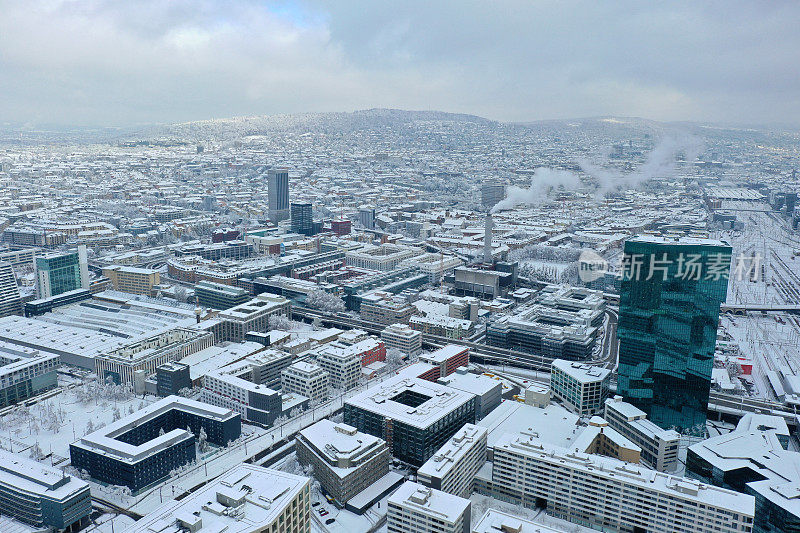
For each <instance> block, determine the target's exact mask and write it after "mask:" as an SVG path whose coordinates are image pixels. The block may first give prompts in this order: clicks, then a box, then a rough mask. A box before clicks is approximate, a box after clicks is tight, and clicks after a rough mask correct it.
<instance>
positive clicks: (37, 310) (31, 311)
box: [22, 289, 102, 317]
mask: <svg viewBox="0 0 800 533" xmlns="http://www.w3.org/2000/svg"><path fill="white" fill-rule="evenodd" d="M101 292H102V291H101ZM91 298H92V291H91V290H90V289H75V290H74V291H67V292H62V293H61V294H59V295H58V296H51V297H50V298H37V299H36V300H31V301H29V302H25V304H24V305H23V306H22V313H23V314H24V315H25V316H27V317H31V316H40V315H43V314H45V313H49V312H50V311H52V310H53V309H56V308H57V307H61V306H64V305H69V304H74V303H76V302H82V301H84V300H90V299H91Z"/></svg>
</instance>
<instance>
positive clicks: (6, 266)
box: [0, 262, 22, 317]
mask: <svg viewBox="0 0 800 533" xmlns="http://www.w3.org/2000/svg"><path fill="white" fill-rule="evenodd" d="M21 314H22V299H21V298H20V295H19V287H18V286H17V278H16V277H15V276H14V269H13V268H12V266H11V263H5V262H0V317H4V316H9V315H21Z"/></svg>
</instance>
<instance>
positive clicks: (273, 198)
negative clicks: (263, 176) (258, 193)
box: [267, 169, 289, 222]
mask: <svg viewBox="0 0 800 533" xmlns="http://www.w3.org/2000/svg"><path fill="white" fill-rule="evenodd" d="M267 194H268V196H269V219H270V220H271V221H273V222H280V221H281V220H286V219H287V218H289V171H288V170H285V169H274V170H270V171H269V172H268V173H267Z"/></svg>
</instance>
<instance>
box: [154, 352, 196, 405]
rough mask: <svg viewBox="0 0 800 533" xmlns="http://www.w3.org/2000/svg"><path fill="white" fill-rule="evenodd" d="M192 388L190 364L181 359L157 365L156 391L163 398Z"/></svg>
mask: <svg viewBox="0 0 800 533" xmlns="http://www.w3.org/2000/svg"><path fill="white" fill-rule="evenodd" d="M191 388H192V378H191V373H190V369H189V365H187V364H184V363H181V362H180V361H172V362H170V363H164V364H163V365H159V366H157V367H156V391H157V392H158V395H159V396H161V397H162V398H163V397H165V396H171V395H173V394H178V393H179V392H180V391H181V390H183V389H191Z"/></svg>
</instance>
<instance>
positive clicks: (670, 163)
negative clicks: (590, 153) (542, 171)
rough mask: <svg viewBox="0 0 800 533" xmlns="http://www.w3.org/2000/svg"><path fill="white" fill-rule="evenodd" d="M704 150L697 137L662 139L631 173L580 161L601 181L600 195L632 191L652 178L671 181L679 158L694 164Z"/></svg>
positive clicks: (581, 165)
mask: <svg viewBox="0 0 800 533" xmlns="http://www.w3.org/2000/svg"><path fill="white" fill-rule="evenodd" d="M702 151H703V142H702V140H701V139H699V138H698V137H694V136H688V135H687V136H682V137H675V136H668V137H664V138H663V139H661V141H660V142H659V143H658V144H657V145H656V147H655V148H653V150H652V151H651V152H650V153H649V154H647V158H646V159H645V162H644V163H642V165H641V166H640V167H639V168H637V169H636V170H634V171H633V172H630V173H628V174H622V173H620V172H619V171H617V170H614V169H607V168H605V167H602V166H600V165H597V164H595V163H593V162H592V161H589V160H588V159H579V160H578V164H579V165H580V167H581V169H582V170H583V171H584V172H586V173H587V174H588V175H589V176H591V177H592V178H594V179H595V180H597V182H598V191H597V192H598V195H601V196H602V195H604V194H605V193H607V192H609V191H614V190H622V189H630V188H634V187H637V186H638V185H640V184H641V183H643V182H645V181H647V180H649V179H652V178H668V177H671V176H673V175H674V174H675V171H676V169H677V166H678V155H679V154H683V156H684V160H685V161H686V162H687V163H688V164H691V163H693V162H694V161H695V160H696V159H697V156H698V155H699V154H700V153H701V152H702Z"/></svg>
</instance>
